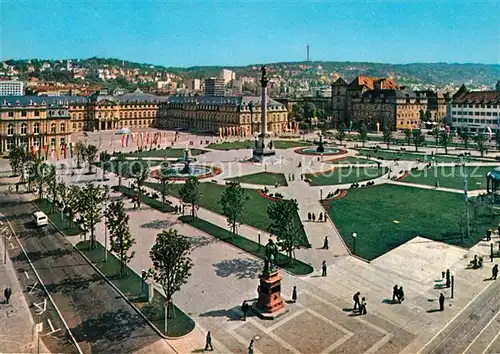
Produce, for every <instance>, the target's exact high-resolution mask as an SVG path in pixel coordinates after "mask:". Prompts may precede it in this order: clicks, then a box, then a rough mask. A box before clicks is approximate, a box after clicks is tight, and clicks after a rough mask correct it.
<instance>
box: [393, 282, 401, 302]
mask: <svg viewBox="0 0 500 354" xmlns="http://www.w3.org/2000/svg"><path fill="white" fill-rule="evenodd" d="M398 290H399V288H398V285H397V284H396V285H394V287H393V288H392V302H396V301H398Z"/></svg>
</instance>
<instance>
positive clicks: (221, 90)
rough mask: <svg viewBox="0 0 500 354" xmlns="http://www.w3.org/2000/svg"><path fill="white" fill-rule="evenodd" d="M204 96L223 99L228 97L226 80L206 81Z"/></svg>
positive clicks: (214, 78) (215, 78) (213, 78)
mask: <svg viewBox="0 0 500 354" xmlns="http://www.w3.org/2000/svg"><path fill="white" fill-rule="evenodd" d="M203 94H204V95H205V96H210V97H221V96H225V95H226V85H225V83H224V79H220V78H217V77H212V78H209V79H205V85H204V89H203Z"/></svg>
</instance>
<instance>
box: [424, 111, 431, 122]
mask: <svg viewBox="0 0 500 354" xmlns="http://www.w3.org/2000/svg"><path fill="white" fill-rule="evenodd" d="M425 120H426V121H427V122H429V121H430V120H432V112H431V111H429V110H426V111H425Z"/></svg>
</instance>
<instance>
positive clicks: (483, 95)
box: [453, 91, 500, 104]
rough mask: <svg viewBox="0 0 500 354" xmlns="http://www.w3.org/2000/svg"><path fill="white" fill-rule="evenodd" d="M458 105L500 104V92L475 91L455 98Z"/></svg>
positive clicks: (454, 101)
mask: <svg viewBox="0 0 500 354" xmlns="http://www.w3.org/2000/svg"><path fill="white" fill-rule="evenodd" d="M453 103H458V104H469V103H470V104H500V91H474V92H465V93H461V94H459V95H457V94H455V95H454V96H453Z"/></svg>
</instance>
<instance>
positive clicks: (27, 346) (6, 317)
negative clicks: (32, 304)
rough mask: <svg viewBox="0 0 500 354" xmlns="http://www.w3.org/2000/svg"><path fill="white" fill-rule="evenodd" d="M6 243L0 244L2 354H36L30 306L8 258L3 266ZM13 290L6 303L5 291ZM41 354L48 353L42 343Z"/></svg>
mask: <svg viewBox="0 0 500 354" xmlns="http://www.w3.org/2000/svg"><path fill="white" fill-rule="evenodd" d="M3 252H4V243H3V240H2V241H1V242H0V254H1V255H2V260H1V262H2V263H1V264H0V288H1V289H0V290H1V294H0V299H1V302H0V323H1V324H2V325H0V352H1V353H35V352H36V351H37V342H38V338H37V335H36V333H35V324H34V322H33V318H32V317H31V312H30V310H29V307H28V304H27V303H26V300H25V298H24V295H23V289H22V288H21V286H20V285H19V282H18V280H17V275H16V272H15V270H14V267H13V265H12V262H11V261H10V259H9V257H7V264H3ZM6 287H10V288H11V289H12V296H11V298H10V301H9V304H7V303H5V298H4V290H5V288H6ZM40 347H41V348H40V352H42V353H48V350H46V349H45V346H44V345H43V342H42V341H40Z"/></svg>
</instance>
